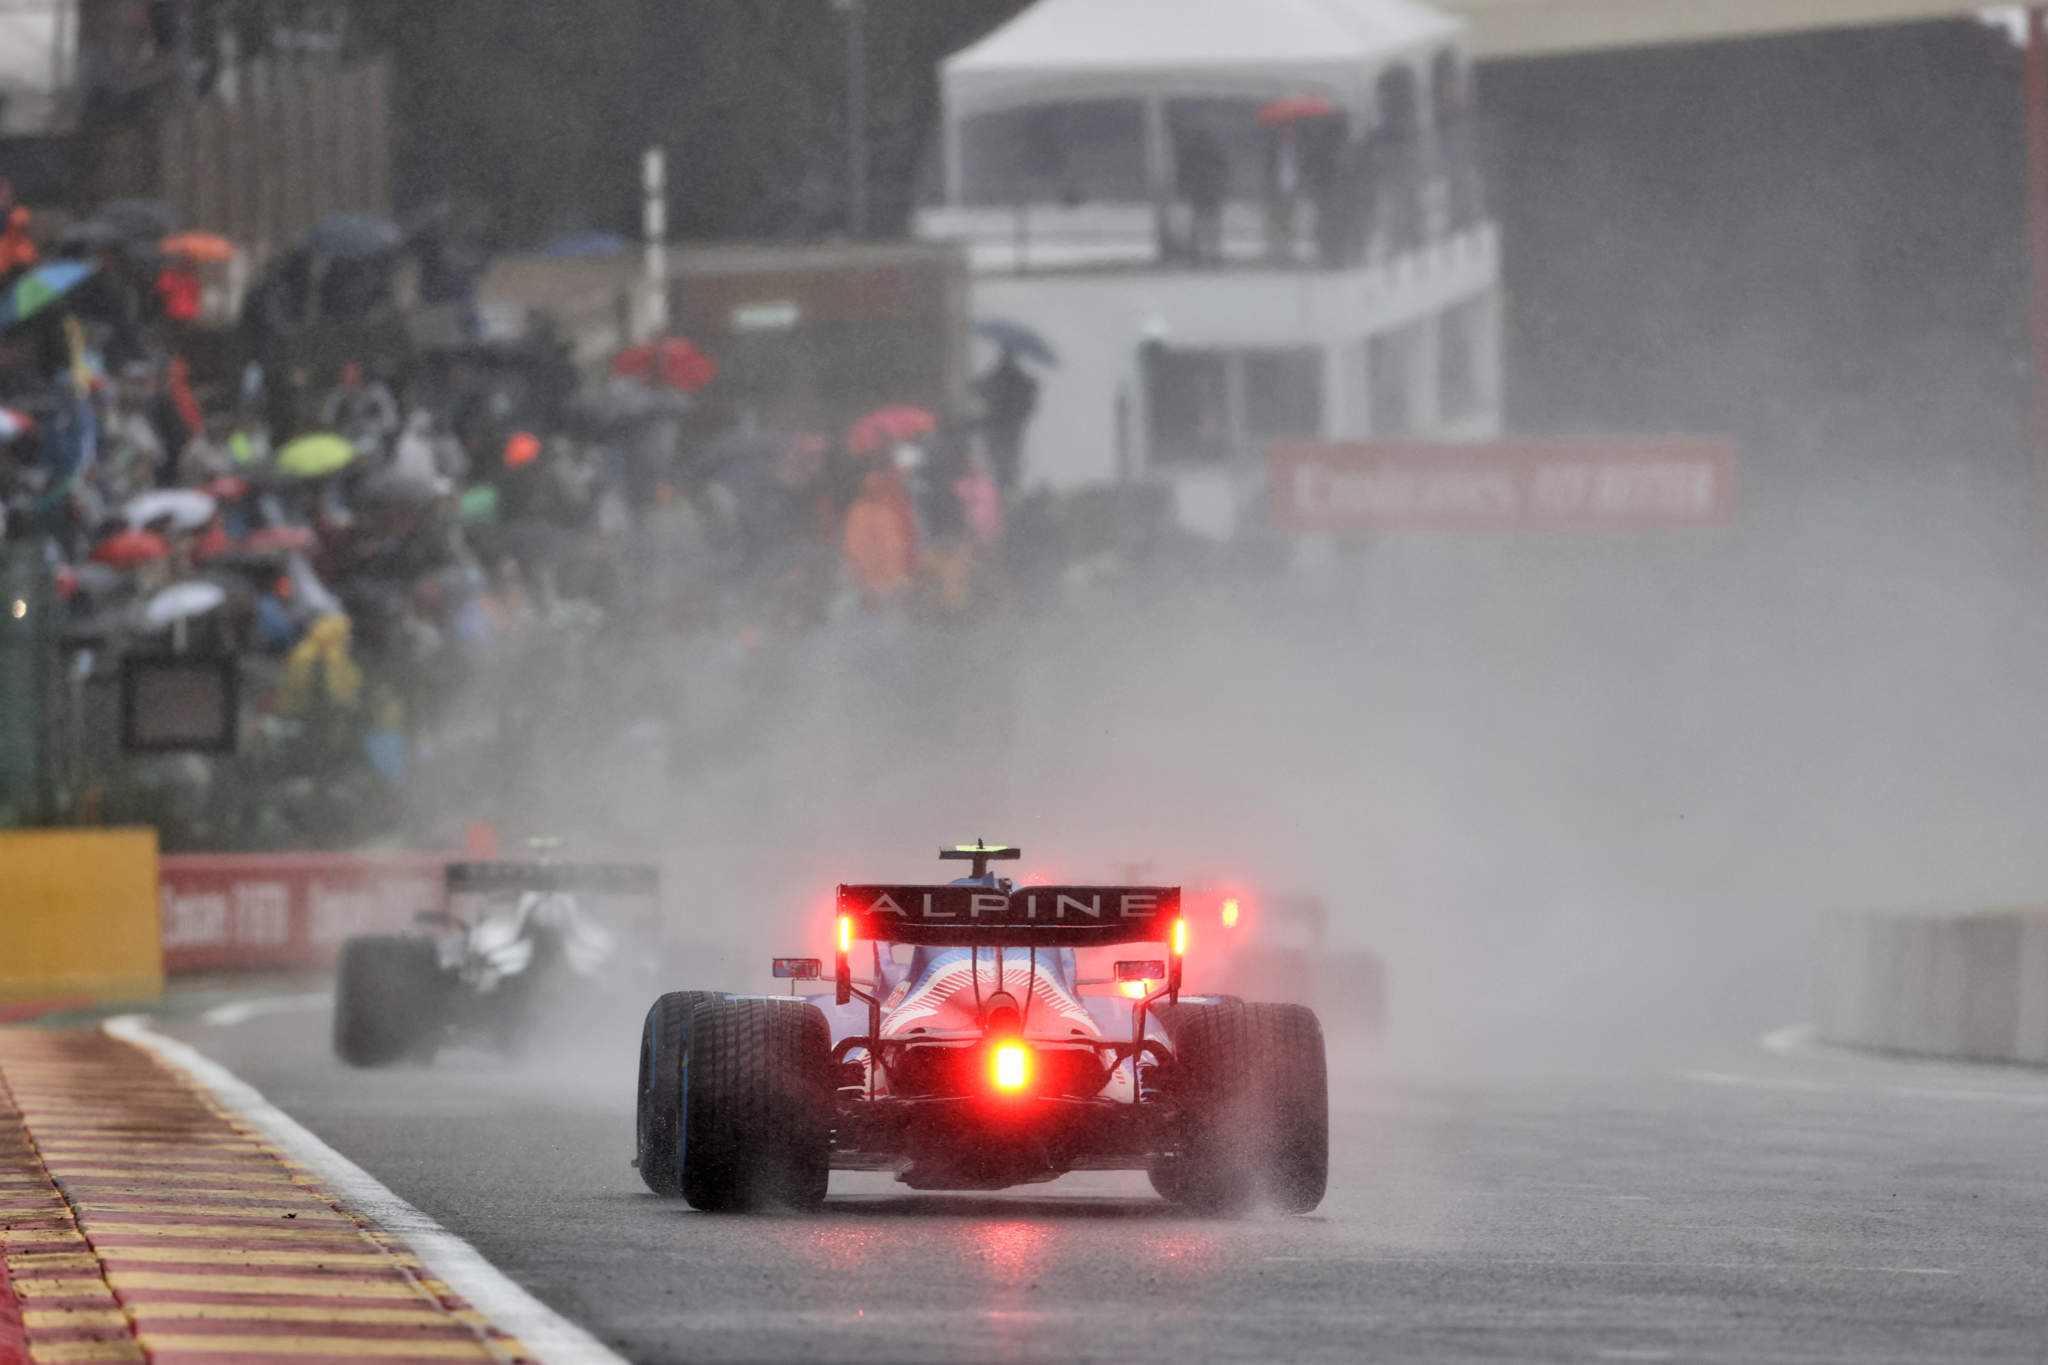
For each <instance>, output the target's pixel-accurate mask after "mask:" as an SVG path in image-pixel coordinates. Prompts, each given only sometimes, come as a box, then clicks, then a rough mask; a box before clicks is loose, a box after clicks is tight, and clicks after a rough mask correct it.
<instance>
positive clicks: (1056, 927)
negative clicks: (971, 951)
mask: <svg viewBox="0 0 2048 1365" xmlns="http://www.w3.org/2000/svg"><path fill="white" fill-rule="evenodd" d="M857 939H859V940H872V941H875V942H882V943H907V944H911V945H913V946H915V947H921V948H1027V949H1029V948H1104V947H1110V946H1113V945H1115V944H1119V943H1164V944H1166V945H1167V947H1168V949H1169V950H1170V953H1171V957H1170V960H1169V966H1168V971H1167V981H1166V984H1165V985H1164V986H1163V987H1162V988H1161V989H1160V991H1159V992H1158V994H1161V995H1168V996H1173V997H1178V995H1179V993H1180V981H1181V962H1182V958H1183V957H1184V955H1185V953H1186V951H1187V923H1186V921H1184V920H1183V919H1182V918H1181V914H1180V888H1179V887H1177V886H1020V887H1016V888H1014V889H1004V888H1002V887H1000V886H888V885H843V886H841V887H840V888H839V936H838V942H837V945H836V947H837V957H836V962H835V967H836V971H835V973H834V975H835V978H836V983H837V987H838V989H837V992H836V994H837V998H838V1001H839V1003H840V1004H842V1005H843V1004H846V1003H847V1001H849V1000H850V999H852V998H853V996H854V995H856V994H858V992H856V991H855V990H854V989H853V967H852V962H851V954H852V952H853V945H854V941H855V940H857Z"/></svg>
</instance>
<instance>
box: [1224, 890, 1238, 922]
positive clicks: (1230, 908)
mask: <svg viewBox="0 0 2048 1365" xmlns="http://www.w3.org/2000/svg"><path fill="white" fill-rule="evenodd" d="M1237 916H1238V905H1237V897H1235V896H1232V897H1231V898H1230V899H1229V900H1227V901H1225V902H1223V927H1224V928H1226V929H1235V928H1236V927H1237Z"/></svg>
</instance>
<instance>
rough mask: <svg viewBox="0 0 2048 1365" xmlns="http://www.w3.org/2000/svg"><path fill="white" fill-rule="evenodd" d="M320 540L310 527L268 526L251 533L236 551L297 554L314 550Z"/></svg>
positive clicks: (236, 547)
mask: <svg viewBox="0 0 2048 1365" xmlns="http://www.w3.org/2000/svg"><path fill="white" fill-rule="evenodd" d="M319 539H320V538H319V537H318V536H316V535H314V534H313V528H312V527H310V526H266V527H264V528H263V529H262V530H260V531H251V532H250V533H249V534H248V535H247V536H246V537H244V538H243V540H242V543H241V544H240V545H237V546H235V549H237V550H252V551H254V550H282V551H284V552H285V553H287V554H296V553H299V552H301V551H305V550H310V549H312V548H313V547H314V545H316V544H318V543H319Z"/></svg>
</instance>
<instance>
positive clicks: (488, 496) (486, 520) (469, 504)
mask: <svg viewBox="0 0 2048 1365" xmlns="http://www.w3.org/2000/svg"><path fill="white" fill-rule="evenodd" d="M456 509H457V511H458V512H459V514H460V515H461V517H462V520H463V521H464V522H465V523H466V524H468V525H471V526H478V525H488V524H490V523H491V522H494V521H496V520H497V519H498V490H497V489H495V488H493V487H491V486H490V485H489V484H487V483H480V484H478V485H477V486H476V487H474V488H469V489H465V490H463V494H462V499H461V501H459V502H458V503H456Z"/></svg>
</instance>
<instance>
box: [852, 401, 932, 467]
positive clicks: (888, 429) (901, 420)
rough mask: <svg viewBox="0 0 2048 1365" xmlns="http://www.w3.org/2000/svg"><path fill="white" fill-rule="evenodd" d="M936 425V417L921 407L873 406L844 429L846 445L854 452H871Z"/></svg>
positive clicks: (913, 437)
mask: <svg viewBox="0 0 2048 1365" xmlns="http://www.w3.org/2000/svg"><path fill="white" fill-rule="evenodd" d="M938 429H939V419H938V418H936V417H934V416H932V415H931V414H930V413H929V412H926V411H925V410H924V409H923V408H914V407H911V406H910V405H909V404H907V403H899V404H897V405H896V406H894V407H888V408H877V409H876V410H875V411H873V412H871V413H869V414H868V415H867V416H865V417H863V418H861V419H860V420H859V421H858V422H855V423H854V424H853V430H852V431H850V432H848V433H847V436H846V448H847V449H848V450H850V451H852V452H853V453H854V454H856V455H873V454H875V453H876V452H877V451H879V450H881V449H882V448H883V447H885V446H892V445H897V444H900V443H901V442H904V441H915V440H916V439H917V438H918V437H920V436H929V435H931V434H932V433H933V432H935V431H937V430H938Z"/></svg>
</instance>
